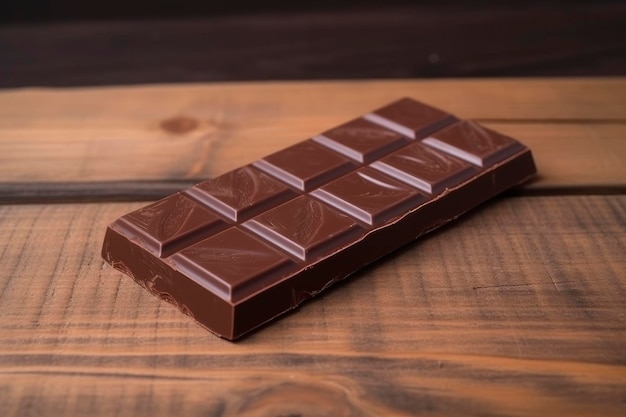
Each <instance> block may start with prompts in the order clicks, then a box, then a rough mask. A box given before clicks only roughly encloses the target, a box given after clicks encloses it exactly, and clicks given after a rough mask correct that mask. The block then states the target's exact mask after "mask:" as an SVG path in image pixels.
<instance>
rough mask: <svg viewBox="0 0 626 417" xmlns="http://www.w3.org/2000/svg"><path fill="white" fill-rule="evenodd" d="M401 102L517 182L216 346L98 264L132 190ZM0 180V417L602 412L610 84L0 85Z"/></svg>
mask: <svg viewBox="0 0 626 417" xmlns="http://www.w3.org/2000/svg"><path fill="white" fill-rule="evenodd" d="M405 95H407V96H412V97H415V98H418V99H421V100H423V101H425V102H427V103H431V104H433V105H436V106H439V107H442V108H444V109H447V110H450V111H452V112H454V113H456V114H458V115H459V116H462V117H464V118H471V119H475V120H477V121H479V122H482V123H484V124H485V125H487V126H489V127H492V128H494V129H496V130H499V131H502V132H503V133H506V134H509V135H511V136H513V137H515V138H518V139H519V140H521V141H523V142H524V143H525V144H527V145H528V146H530V147H531V149H532V150H533V152H534V155H535V158H536V161H537V164H538V168H539V172H540V176H539V178H538V179H537V180H536V181H534V182H532V183H530V184H527V185H526V186H524V187H523V188H521V189H518V190H516V191H514V192H511V193H508V194H507V195H505V196H502V197H499V198H496V199H495V200H493V201H492V202H489V203H487V204H484V205H483V206H481V207H480V208H478V209H476V210H474V211H473V212H471V213H469V214H467V215H466V216H464V217H463V218H462V219H460V220H459V221H457V222H455V223H454V224H452V225H450V226H447V227H444V228H443V229H441V230H439V231H437V232H434V233H432V234H430V235H429V236H427V237H425V238H422V239H420V240H419V241H417V242H416V243H414V244H412V245H409V246H408V247H406V248H405V249H403V250H400V251H399V252H397V253H395V254H393V255H391V256H388V257H386V258H385V259H383V260H381V261H379V262H377V263H376V264H374V265H373V266H371V267H369V268H367V269H365V270H364V271H362V272H360V273H358V274H356V275H355V276H354V277H352V278H351V279H349V280H347V281H345V282H344V283H342V284H340V285H337V286H336V288H335V289H334V290H331V291H329V292H327V293H326V294H325V295H323V296H320V297H318V298H317V299H314V300H313V301H311V302H308V303H306V304H305V305H303V306H301V308H299V309H298V310H297V311H295V312H294V313H292V314H289V315H288V316H286V317H284V318H282V319H280V320H278V321H276V322H274V323H273V324H272V325H270V326H267V327H265V328H263V329H262V330H260V331H258V332H255V333H253V334H252V335H250V336H249V337H247V338H245V339H243V340H241V341H240V342H238V343H231V342H228V341H225V340H221V339H219V338H217V337H215V336H213V335H211V334H209V333H208V332H207V331H205V330H203V329H202V328H200V327H199V326H198V325H197V324H195V323H194V322H193V321H192V320H191V319H190V318H189V317H187V316H185V315H183V314H181V313H179V311H178V310H177V309H176V308H174V307H172V306H171V305H170V304H168V303H166V302H162V301H160V300H158V299H157V298H155V297H153V296H151V295H149V294H148V293H147V292H146V291H144V290H143V289H141V288H140V287H139V286H138V285H136V284H135V283H134V282H133V281H132V280H131V279H130V278H128V277H126V276H125V275H123V274H121V273H119V272H117V271H115V270H113V269H112V268H111V267H109V266H108V265H105V264H104V262H103V261H102V259H101V257H100V245H101V243H102V239H103V234H104V231H105V228H106V225H107V224H108V223H109V222H111V221H113V220H114V219H116V218H117V217H118V216H120V215H122V214H124V213H126V212H128V211H129V210H132V209H135V208H138V207H140V206H142V205H143V204H145V203H144V202H140V201H138V200H150V199H155V198H157V197H159V196H162V195H164V194H167V193H170V192H172V191H174V190H176V189H179V188H181V187H186V186H187V185H188V184H191V183H193V182H194V181H195V180H196V179H198V180H199V179H202V178H206V177H210V176H214V175H217V174H219V173H222V172H225V171H226V170H229V169H232V168H235V167H237V166H240V165H242V164H244V163H247V162H250V161H252V160H255V159H257V158H259V157H261V156H264V155H266V154H268V153H270V152H272V151H275V150H278V149H280V148H283V147H284V146H286V145H288V144H290V143H293V142H296V141H299V140H301V139H305V138H306V137H309V136H311V135H312V134H315V133H318V132H320V131H321V130H324V129H325V128H328V127H331V126H333V125H336V124H338V123H340V122H342V121H345V120H347V119H348V118H350V117H353V116H356V115H358V114H360V113H363V112H365V111H367V110H370V109H372V108H374V107H376V106H379V105H381V104H383V103H386V102H387V101H391V100H392V99H395V98H397V97H400V96H405ZM0 181H2V183H0V199H1V200H2V204H1V205H0V309H1V310H0V311H1V314H0V398H2V400H0V415H1V416H31V415H33V416H35V415H36V416H40V415H64V416H73V415H76V416H86V415H89V416H93V415H103V416H104V415H106V416H114V415H115V416H117V415H120V416H122V415H123V416H142V415H146V416H159V415H167V416H169V415H181V416H195V415H202V416H231V415H232V416H234V415H243V416H261V415H262V416H283V417H284V416H327V415H328V416H361V415H365V416H382V415H398V416H405V415H414V414H419V415H437V416H439V415H454V416H457V415H496V414H497V415H517V416H519V415H555V414H563V415H593V416H610V415H622V416H623V415H626V196H625V193H626V79H625V78H605V79H560V80H555V79H532V80H519V79H509V80H448V81H394V82H385V81H354V82H316V83H308V82H295V83H241V84H213V85H206V84H199V85H175V86H174V85H160V86H143V87H124V88H114V87H111V88H87V89H67V90H45V89H24V90H5V91H2V92H0ZM128 200H135V201H128Z"/></svg>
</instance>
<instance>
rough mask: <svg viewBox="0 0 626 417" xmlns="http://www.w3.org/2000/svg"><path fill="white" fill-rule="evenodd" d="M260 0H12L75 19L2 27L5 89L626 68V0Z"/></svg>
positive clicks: (28, 11)
mask: <svg viewBox="0 0 626 417" xmlns="http://www.w3.org/2000/svg"><path fill="white" fill-rule="evenodd" d="M33 2H35V4H33ZM37 2H38V3H40V4H41V6H37ZM42 3H43V4H42ZM190 3H191V4H190ZM249 3H250V2H246V3H242V2H234V3H232V4H231V3H228V2H201V1H197V0H193V1H186V2H184V4H180V2H177V3H176V4H174V3H172V2H171V1H168V0H159V1H154V0H153V1H147V0H144V1H139V2H138V1H134V2H128V1H123V0H110V1H107V2H106V3H102V4H100V3H96V4H89V5H87V4H85V3H84V2H80V1H78V0H57V1H52V0H31V1H29V2H28V4H26V3H22V2H19V1H6V0H5V1H3V2H0V21H1V20H2V19H3V18H4V19H9V20H10V19H11V17H13V18H14V19H15V20H18V18H19V17H21V18H22V19H24V18H25V16H29V15H30V16H38V17H39V18H44V19H46V18H54V17H55V16H56V17H57V18H58V17H61V19H62V20H63V22H57V23H54V24H41V23H40V24H37V25H30V24H21V25H15V24H14V25H4V26H0V50H1V51H3V53H2V54H1V55H0V86H1V87H11V86H33V85H39V86H41V85H49V86H77V85H94V84H96V85H111V84H128V83H154V82H189V81H195V82H197V81H221V82H223V81H235V80H238V81H245V80H280V79H282V80H285V79H300V80H302V79H339V78H348V79H356V78H361V79H362V78H398V77H404V78H417V77H468V76H503V75H508V76H512V75H513V76H529V75H533V76H536V75H544V76H545V75H549V76H552V75H559V76H572V75H609V74H615V75H623V74H624V73H626V62H625V60H624V59H623V57H624V54H625V53H626V44H625V39H626V31H625V29H624V25H623V21H624V20H625V17H626V6H625V5H624V4H622V3H621V2H617V1H611V0H608V1H607V0H604V1H594V2H581V1H577V2H575V4H572V2H566V1H564V0H559V1H554V0H552V1H550V2H539V1H538V0H532V1H529V0H525V1H523V2H522V1H516V2H514V3H513V4H512V3H511V2H506V3H504V2H494V1H492V0H484V1H482V2H480V1H479V2H472V4H468V3H467V2H461V1H459V0H456V1H450V0H448V1H446V2H445V3H443V4H442V3H440V2H434V1H420V2H407V1H406V0H404V1H391V2H390V1H386V2H385V3H382V4H381V3H380V2H375V1H374V0H366V1H363V0H362V1H355V0H348V2H347V3H348V4H346V0H342V1H341V2H336V1H330V0H318V1H316V2H315V3H310V2H306V3H302V2H289V3H288V4H286V3H287V2H285V1H284V0H278V1H273V2H272V1H264V2H263V3H255V4H254V5H251V4H249ZM271 3H274V5H273V6H274V7H272V4H271ZM366 3H369V5H367V4H366ZM7 4H8V10H3V6H5V7H6V5H7ZM116 5H117V7H116ZM354 6H358V7H354ZM15 8H19V9H21V10H20V12H21V13H19V12H18V13H19V14H20V15H21V16H19V17H18V16H15V14H13V16H11V15H12V13H11V10H12V9H15ZM224 8H226V9H230V12H232V11H233V10H234V11H236V14H234V15H233V14H232V13H227V14H226V15H223V14H222V15H220V14H221V13H220V11H223V10H224ZM198 9H199V10H198ZM286 9H287V10H288V11H289V12H288V13H286V11H287V10H286ZM307 9H308V10H307ZM311 9H314V12H312V11H311ZM81 10H82V13H81ZM98 10H99V12H98ZM255 11H261V12H262V13H255ZM81 14H82V16H83V17H86V16H85V14H87V17H90V19H89V21H78V22H71V23H70V22H67V20H68V19H71V18H72V17H80V16H81ZM103 15H104V16H103ZM155 15H160V16H161V17H164V18H165V20H150V19H148V18H149V17H150V16H155ZM181 15H182V16H188V17H193V19H189V18H187V19H174V17H179V16H181ZM207 15H208V16H207ZM114 16H118V18H121V19H120V20H111V19H107V20H104V21H103V20H101V18H102V17H114ZM203 16H204V18H201V17H203ZM132 17H135V18H137V17H139V18H141V20H134V21H133V20H128V19H129V18H132ZM111 57H115V59H112V58H111Z"/></svg>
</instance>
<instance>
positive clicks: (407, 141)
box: [102, 99, 536, 339]
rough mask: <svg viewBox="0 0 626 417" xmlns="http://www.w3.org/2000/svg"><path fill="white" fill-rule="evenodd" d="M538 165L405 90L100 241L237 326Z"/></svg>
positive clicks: (275, 311) (144, 277)
mask: <svg viewBox="0 0 626 417" xmlns="http://www.w3.org/2000/svg"><path fill="white" fill-rule="evenodd" d="M535 171H536V170H535V166H534V162H533V159H532V155H531V153H530V151H529V150H528V149H527V148H526V147H525V146H524V145H522V144H520V143H519V142H517V141H515V140H514V139H511V138H509V137H506V136H504V135H501V134H499V133H496V132H494V131H492V130H489V129H487V128H484V127H482V126H480V125H478V124H476V123H474V122H468V121H462V120H461V121H460V120H458V119H457V118H456V117H455V116H452V115H450V114H447V113H445V112H443V111H441V110H438V109H435V108H432V107H429V106H426V105H424V104H422V103H419V102H416V101H414V100H411V99H402V100H399V101H397V102H394V103H391V104H390V105H388V106H385V107H382V108H380V109H378V110H375V111H373V112H371V113H368V114H367V115H364V116H363V117H361V118H357V119H354V120H352V121H349V122H347V123H345V124H343V125H341V126H338V127H336V128H334V129H330V130H327V131H325V132H323V133H321V134H319V135H317V136H314V137H313V138H312V139H308V140H305V141H303V142H299V143H297V144H295V145H293V146H290V147H288V148H286V149H284V150H282V151H279V152H276V153H274V154H272V155H269V156H267V157H265V158H263V159H261V160H259V161H256V162H254V163H252V164H251V165H247V166H244V167H241V168H238V169H236V170H233V171H231V172H228V173H225V174H223V175H221V176H219V177H217V178H213V179H210V180H207V181H204V182H202V183H200V184H198V185H196V186H195V187H192V188H190V189H188V190H185V191H183V192H181V193H177V194H174V195H172V196H169V197H167V198H165V199H163V200H160V201H158V202H155V203H152V204H150V205H148V206H146V207H144V208H141V209H139V210H136V211H134V212H132V213H129V214H127V215H125V216H123V217H121V218H120V219H118V220H117V221H115V222H114V223H112V224H111V225H110V226H109V228H108V230H107V234H106V237H105V241H104V245H103V250H102V254H103V257H104V259H105V260H106V261H107V262H109V263H110V264H111V265H113V266H114V267H115V268H117V269H119V270H121V271H123V272H125V273H127V274H129V275H130V276H132V277H133V279H135V281H137V282H138V283H139V284H140V285H142V286H144V287H145V288H146V289H148V290H149V291H150V292H152V293H153V294H155V295H157V296H159V297H161V298H162V299H164V300H167V301H169V302H171V303H173V304H175V305H177V306H178V307H179V308H180V309H181V310H182V311H183V312H185V313H186V314H189V315H191V316H192V317H194V318H195V319H196V320H197V321H198V322H199V323H200V324H202V325H203V326H205V327H206V328H208V329H209V330H211V331H212V332H214V333H216V334H217V335H219V336H222V337H225V338H228V339H235V338H237V337H239V336H241V335H243V334H245V333H247V332H249V331H250V330H252V329H254V328H255V327H258V326H260V325H261V324H263V323H264V322H266V321H269V320H271V319H273V318H274V317H276V316H278V315H280V314H282V313H284V312H286V311H289V310H291V309H293V308H294V307H296V306H297V305H298V304H300V303H301V302H302V301H304V300H306V299H308V298H310V297H311V296H313V295H315V294H317V293H318V292H320V291H322V290H323V289H325V288H326V287H328V286H329V285H331V284H332V283H334V282H336V281H338V280H340V279H343V278H345V277H346V276H348V275H349V274H351V273H353V272H354V271H356V270H357V269H359V268H361V267H362V266H364V265H367V264H368V263H371V262H373V261H374V260H376V259H378V258H380V257H381V256H383V255H385V254H386V253H388V252H390V251H392V250H394V249H396V248H398V247H400V246H402V245H404V244H406V243H408V242H410V241H411V240H413V239H415V238H416V237H418V236H420V235H422V234H424V233H426V232H428V231H430V230H432V229H434V228H436V227H438V226H441V225H442V224H444V223H446V222H448V221H450V220H451V219H454V218H456V217H458V216H459V215H460V214H462V213H464V212H465V211H467V210H469V209H471V208H473V207H475V206H476V205H478V204H480V203H482V202H483V201H485V200H487V199H488V198H490V197H492V196H494V195H496V194H497V193H499V192H501V191H504V190H506V189H508V188H510V187H512V186H514V185H516V184H519V183H521V182H524V181H526V180H527V179H528V178H530V177H532V176H533V175H534V174H535Z"/></svg>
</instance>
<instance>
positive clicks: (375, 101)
mask: <svg viewBox="0 0 626 417" xmlns="http://www.w3.org/2000/svg"><path fill="white" fill-rule="evenodd" d="M460 92H462V94H461V93H460ZM402 95H410V96H414V97H419V98H422V99H423V100H424V101H426V102H429V103H432V104H434V105H437V106H440V107H442V108H445V109H449V110H450V111H452V112H455V113H457V114H459V115H460V116H461V117H464V118H472V119H477V120H479V121H483V122H484V123H485V124H486V125H488V126H490V127H493V128H495V129H497V130H501V131H503V132H504V133H507V134H510V135H512V136H514V137H516V138H518V139H520V140H521V141H523V142H524V143H526V144H527V145H528V146H530V147H531V148H532V149H533V151H534V153H535V155H536V158H537V161H538V164H539V169H540V172H541V178H540V180H539V181H537V182H535V183H533V184H532V185H531V186H530V187H531V188H533V187H534V188H538V189H542V188H543V189H545V188H549V189H553V188H558V187H575V186H591V187H594V186H597V187H623V186H624V180H625V179H626V140H624V138H625V137H626V134H625V133H626V123H624V121H626V118H624V115H625V114H626V79H603V80H564V81H556V80H532V81H519V80H486V81H468V80H458V81H441V82H439V81H431V82H424V81H404V82H389V81H387V82H382V81H381V82H378V81H369V82H334V83H272V84H259V83H257V84H255V83H251V84H233V85H196V86H176V87H173V86H151V87H128V88H102V89H81V90H56V91H53V90H16V91H5V92H0V178H1V179H2V182H3V183H5V184H3V185H0V189H1V190H3V193H2V194H4V196H5V197H8V196H15V195H22V196H24V193H22V194H20V184H23V183H29V182H30V183H33V182H34V183H38V184H37V187H39V185H40V184H39V183H46V182H56V183H59V182H72V181H77V180H80V181H83V182H85V181H99V182H107V181H113V182H115V181H146V180H147V181H155V182H167V181H181V180H187V181H190V182H192V181H193V180H200V179H204V178H208V177H212V176H215V175H218V174H220V173H223V172H225V171H227V170H230V169H233V168H236V167H238V166H241V165H243V164H246V163H249V162H251V161H253V160H255V159H258V158H260V157H262V156H264V155H267V154H269V153H271V152H273V151H276V150H278V149H281V148H283V147H285V146H287V145H289V144H291V143H294V142H296V141H299V140H302V139H304V138H307V137H310V136H311V135H313V134H317V133H319V132H320V131H322V130H325V129H327V128H330V127H332V126H335V125H337V124H338V123H341V122H343V121H346V120H348V119H350V118H352V117H355V116H356V115H359V114H362V113H363V112H366V111H368V110H371V109H372V108H375V107H376V106H379V105H380V104H381V103H386V102H388V101H391V100H393V99H394V98H397V97H399V96H402ZM329 97H331V98H332V99H331V100H330V101H329V100H328V98H329ZM590 143H592V144H593V145H590ZM582 168H584V169H582ZM115 187H116V185H115V184H104V185H100V186H98V187H94V189H93V190H91V191H90V190H89V188H88V187H85V188H84V189H83V192H85V193H87V194H88V193H89V192H92V193H95V194H98V193H101V192H104V191H106V190H107V188H108V189H111V188H113V189H114V188H115ZM175 187H176V184H174V185H173V187H172V186H171V185H170V186H169V188H168V187H167V186H166V187H165V188H164V189H166V190H170V191H171V189H172V188H175ZM41 188H44V189H45V184H43V185H42V187H41ZM98 188H100V189H102V190H104V191H98ZM160 190H161V191H160V192H161V193H162V192H163V191H162V189H160ZM35 191H37V190H35ZM44 191H45V190H44ZM139 191H140V190H139ZM28 192H29V191H28V190H26V193H28ZM15 193H17V194H15ZM35 194H36V192H35ZM109 194H110V193H109ZM158 195H161V194H158V193H157V194H154V195H153V197H156V196H158Z"/></svg>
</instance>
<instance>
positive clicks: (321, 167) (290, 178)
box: [253, 140, 354, 191]
mask: <svg viewBox="0 0 626 417" xmlns="http://www.w3.org/2000/svg"><path fill="white" fill-rule="evenodd" d="M303 155H306V158H304V159H303V158H301V157H302V156H303ZM253 165H254V166H255V167H256V168H258V169H260V170H262V171H264V172H266V173H268V174H270V175H272V176H274V177H275V178H277V179H279V180H281V181H283V182H284V183H286V184H289V185H291V186H292V187H295V188H297V189H298V190H300V191H308V190H310V189H312V188H315V187H317V186H318V185H320V184H323V183H325V182H327V181H329V180H330V179H332V178H335V177H337V176H339V175H341V174H344V173H346V172H348V171H350V170H351V169H353V168H354V165H353V164H352V163H351V162H350V160H348V159H346V158H345V157H343V156H342V155H339V154H337V153H336V152H333V151H332V150H329V149H327V148H326V147H324V146H321V145H319V144H318V143H316V142H314V141H312V140H306V141H304V142H300V143H297V144H295V145H293V146H290V147H288V148H287V149H283V150H282V151H278V152H276V153H273V154H271V155H269V156H266V157H265V158H263V159H261V160H259V161H256V162H254V163H253Z"/></svg>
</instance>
